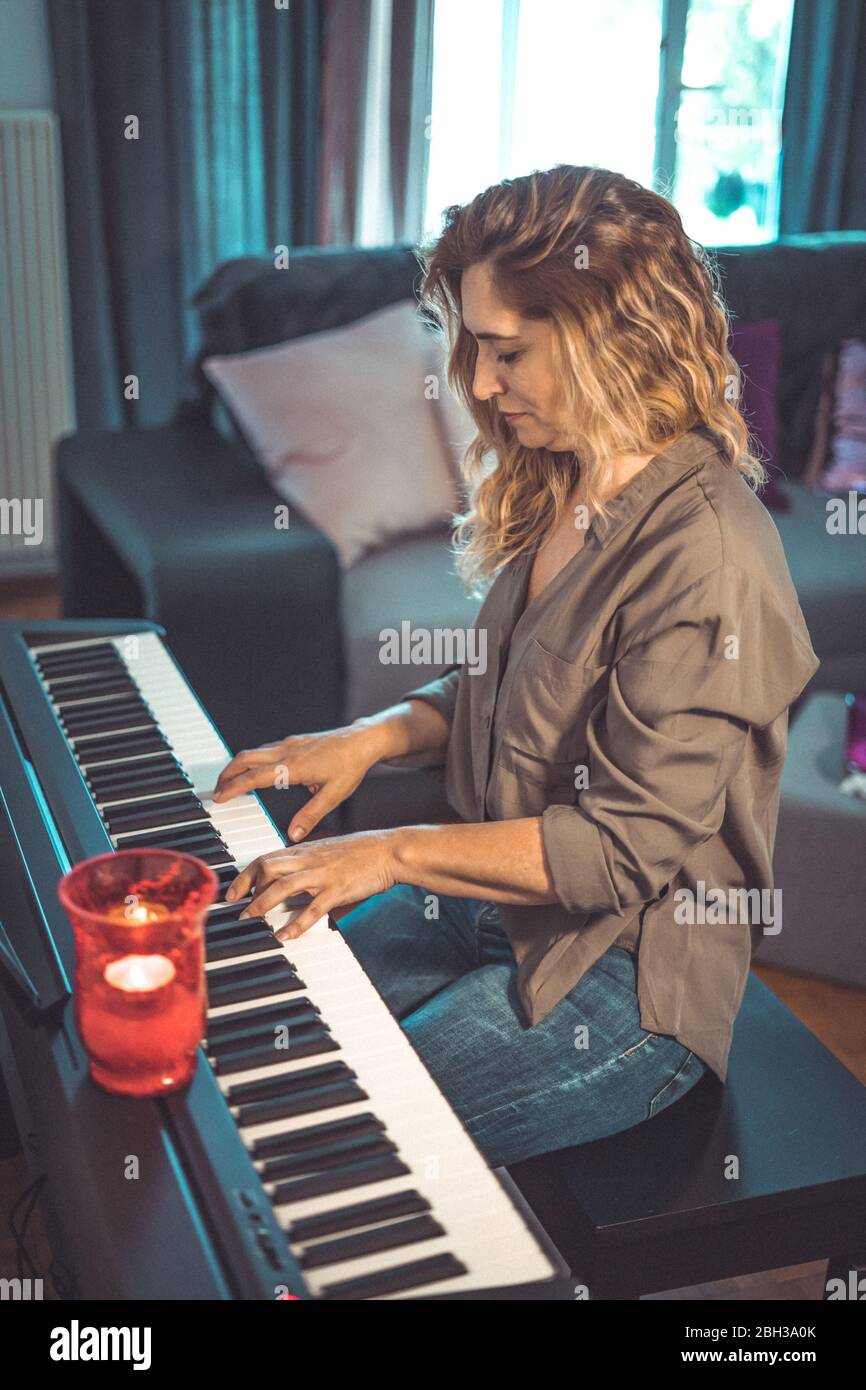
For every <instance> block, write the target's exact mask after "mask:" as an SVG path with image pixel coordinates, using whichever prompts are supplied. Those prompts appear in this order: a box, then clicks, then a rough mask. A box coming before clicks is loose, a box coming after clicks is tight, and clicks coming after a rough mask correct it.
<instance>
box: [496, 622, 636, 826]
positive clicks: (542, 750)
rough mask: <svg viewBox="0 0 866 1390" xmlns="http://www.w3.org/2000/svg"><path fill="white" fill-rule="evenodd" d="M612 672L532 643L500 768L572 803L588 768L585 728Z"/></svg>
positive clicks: (517, 684) (520, 671) (519, 673)
mask: <svg viewBox="0 0 866 1390" xmlns="http://www.w3.org/2000/svg"><path fill="white" fill-rule="evenodd" d="M609 676H610V668H609V667H607V666H585V665H583V666H582V665H576V664H574V663H572V662H570V661H564V660H563V659H562V657H559V656H555V655H554V654H553V653H552V652H549V651H547V650H546V648H544V647H542V646H541V644H540V643H539V642H538V641H536V639H535V638H531V639H530V641H529V643H528V644H527V647H526V650H525V651H524V653H523V656H522V657H521V659H520V662H519V664H518V666H517V669H516V670H515V672H514V679H513V681H512V685H511V689H510V692H509V695H508V706H507V710H506V713H505V718H504V720H503V723H502V726H501V736H500V740H499V749H498V753H497V764H498V766H500V767H502V768H504V769H506V770H507V771H509V772H510V773H512V774H513V775H514V776H516V777H518V778H520V779H521V780H525V781H527V782H531V783H533V784H534V785H535V786H537V787H538V786H540V787H544V788H545V789H549V790H550V791H552V792H555V793H556V796H555V797H554V798H552V799H555V800H558V801H566V802H570V801H572V800H573V799H574V793H575V790H576V789H577V788H579V787H581V786H582V785H585V784H584V783H580V782H578V783H577V788H576V784H575V778H576V777H577V774H578V771H579V768H580V767H581V766H583V765H585V764H586V762H587V756H588V755H587V740H586V725H587V721H588V719H589V715H590V712H591V711H592V709H593V708H594V706H595V705H596V704H597V703H598V702H599V700H603V699H604V697H605V694H606V692H607V684H608V679H609Z"/></svg>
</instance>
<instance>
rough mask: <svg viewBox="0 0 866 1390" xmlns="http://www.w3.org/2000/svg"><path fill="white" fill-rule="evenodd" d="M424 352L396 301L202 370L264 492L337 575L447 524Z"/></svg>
mask: <svg viewBox="0 0 866 1390" xmlns="http://www.w3.org/2000/svg"><path fill="white" fill-rule="evenodd" d="M434 353H435V342H434V340H433V336H432V334H431V332H430V330H429V329H428V328H426V327H425V325H424V324H423V322H422V321H421V319H420V318H419V317H418V309H417V305H416V304H415V302H414V300H408V299H404V300H400V301H399V302H398V303H397V304H391V305H389V306H388V307H387V308H385V309H380V310H377V312H376V313H374V314H368V315H366V317H364V318H362V319H358V320H357V321H356V322H355V323H350V324H348V325H347V326H346V327H345V328H334V329H329V330H328V331H327V332H324V333H309V334H306V335H305V336H304V337H302V338H295V339H293V340H292V341H291V342H288V343H281V344H279V346H277V347H268V348H259V349H257V350H256V351H254V352H244V353H238V354H236V355H234V356H228V357H208V358H206V359H205V360H204V362H203V363H202V369H203V371H204V372H205V375H206V376H207V377H208V379H209V380H210V381H212V382H213V384H214V386H215V388H216V390H217V391H218V392H219V395H220V396H221V398H222V399H223V401H224V402H225V404H226V406H227V407H228V409H229V410H230V411H231V413H232V414H233V416H234V418H235V420H236V421H237V423H238V426H239V428H240V429H241V430H242V431H243V433H244V435H245V436H246V438H247V440H248V442H249V444H250V447H251V448H252V450H253V452H254V453H255V454H256V456H257V458H258V459H259V461H260V463H261V464H262V465H263V467H264V468H265V471H266V473H267V475H268V479H269V481H270V484H271V486H272V487H273V488H274V490H275V491H276V492H277V493H278V494H279V495H280V496H281V497H284V498H285V499H286V500H287V501H288V502H289V503H294V504H296V505H297V506H298V507H299V508H300V510H301V511H302V512H303V513H304V514H305V515H306V516H307V518H308V519H309V520H310V521H312V522H313V524H314V525H315V526H318V528H319V529H320V530H321V531H323V532H324V533H325V535H326V536H328V537H329V539H330V540H331V542H332V543H333V545H334V547H335V549H336V551H337V554H338V556H339V560H340V563H341V565H342V566H343V568H344V569H348V568H349V566H350V565H353V564H355V562H356V561H357V560H359V559H360V558H361V556H362V555H364V554H366V552H367V551H369V550H374V549H376V548H378V547H380V546H383V545H385V544H386V543H387V542H388V541H390V540H391V539H393V538H394V537H396V536H400V535H404V534H406V533H407V532H413V531H424V530H428V529H430V528H432V527H434V526H445V525H447V524H448V523H449V522H450V520H451V516H452V513H453V512H454V510H455V509H456V506H457V502H458V498H457V492H456V488H455V480H454V474H453V471H452V465H451V459H450V457H449V455H448V452H447V451H446V447H445V442H444V434H443V431H442V425H441V418H440V412H441V410H442V406H441V402H440V401H439V400H435V399H431V400H428V399H427V396H428V394H429V392H428V390H427V379H428V377H429V376H430V375H431V373H433V372H435V370H436V363H435V356H434ZM440 390H441V386H440Z"/></svg>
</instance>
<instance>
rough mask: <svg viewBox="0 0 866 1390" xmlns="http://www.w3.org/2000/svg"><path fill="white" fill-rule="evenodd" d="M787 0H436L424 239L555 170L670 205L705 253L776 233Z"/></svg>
mask: <svg viewBox="0 0 866 1390" xmlns="http://www.w3.org/2000/svg"><path fill="white" fill-rule="evenodd" d="M792 10H793V0H605V2H604V3H603V4H598V3H597V2H596V0H471V3H470V4H467V3H466V0H436V6H435V29H434V52H433V102H432V111H431V117H430V129H429V136H430V142H431V143H430V159H429V170H428V179H427V188H426V203H425V219H424V221H425V228H424V230H425V235H428V236H430V235H435V234H436V232H437V231H438V230H439V229H440V227H441V218H442V211H443V209H444V208H445V207H447V206H448V205H449V204H450V203H463V202H466V201H467V200H468V199H470V198H472V197H473V196H474V195H475V194H476V193H478V192H480V191H481V190H482V189H483V188H486V187H487V186H488V185H489V184H491V183H495V182H498V180H500V179H503V178H513V177H515V176H516V175H518V174H525V173H528V172H530V170H532V169H546V168H549V167H550V166H551V165H552V164H559V163H563V164H597V165H600V166H602V167H605V168H609V169H616V170H618V171H619V172H620V173H623V174H627V175H628V176H629V177H630V178H635V179H638V180H639V181H640V182H641V183H643V184H645V185H647V186H648V187H652V188H656V189H657V190H658V191H659V192H662V193H664V194H665V195H666V196H667V197H670V198H671V199H672V201H673V202H674V203H675V205H676V207H677V208H678V209H679V212H680V215H681V217H682V219H683V223H684V225H685V228H686V231H687V232H688V234H689V235H690V236H692V237H694V238H695V240H697V241H700V242H703V243H704V244H705V245H708V246H712V245H724V244H731V245H733V244H744V243H747V242H758V241H769V240H772V239H773V238H774V237H775V236H776V235H777V228H778V171H779V154H780V137H781V108H782V97H783V93H784V84H785V75H786V70H787V59H788V46H789V41H790V27H791V14H792Z"/></svg>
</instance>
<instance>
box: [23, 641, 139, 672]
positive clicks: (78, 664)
mask: <svg viewBox="0 0 866 1390" xmlns="http://www.w3.org/2000/svg"><path fill="white" fill-rule="evenodd" d="M36 667H37V670H38V671H39V673H40V675H41V676H42V677H43V678H44V679H45V680H48V679H49V677H51V676H54V677H57V676H83V675H86V674H87V673H88V672H94V671H95V672H98V671H124V672H125V671H126V666H125V665H124V663H123V662H122V661H121V659H120V657H119V656H118V654H117V652H116V651H115V650H114V648H112V649H111V651H110V652H103V653H96V652H89V653H79V654H76V655H73V654H71V653H70V654H69V655H66V656H56V657H53V656H46V655H43V656H39V657H37V658H36Z"/></svg>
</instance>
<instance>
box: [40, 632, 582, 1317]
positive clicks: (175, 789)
mask: <svg viewBox="0 0 866 1390" xmlns="http://www.w3.org/2000/svg"><path fill="white" fill-rule="evenodd" d="M30 655H31V659H32V661H33V663H34V665H35V667H36V670H37V672H38V675H39V679H40V681H41V683H42V686H43V689H44V691H45V694H46V696H47V698H48V700H49V702H50V704H51V706H52V708H53V710H54V712H55V714H56V716H57V719H58V720H59V722H60V725H61V728H62V730H63V734H64V737H65V740H66V742H67V744H68V746H69V748H70V750H71V752H72V754H73V757H74V758H75V761H76V763H77V764H78V767H79V769H80V771H81V773H82V775H83V777H84V778H85V780H86V783H87V786H88V789H89V791H90V794H91V796H92V798H93V801H94V803H95V806H96V808H97V811H98V813H99V816H100V818H101V820H102V822H103V824H104V826H105V828H106V831H107V833H108V835H109V837H110V839H111V843H112V844H113V845H114V847H115V848H117V849H120V848H125V847H133V846H147V845H154V846H156V845H158V846H160V847H166V848H175V849H178V850H183V851H185V852H187V853H191V854H194V855H196V856H198V857H199V858H201V859H203V860H204V861H205V862H206V863H208V864H210V865H211V866H212V867H213V869H214V871H215V872H216V874H217V876H218V878H219V882H220V890H219V898H218V901H217V903H215V904H214V906H213V907H212V908H211V910H210V912H209V914H208V919H207V931H206V945H207V966H206V970H207V981H208V999H209V1007H208V1014H207V1037H206V1040H205V1042H204V1047H205V1051H206V1055H207V1058H208V1061H209V1063H210V1066H211V1068H212V1070H213V1072H214V1074H215V1076H216V1079H217V1083H218V1086H219V1088H220V1091H221V1093H222V1095H223V1097H224V1099H225V1102H226V1105H227V1107H228V1110H229V1112H230V1114H231V1116H232V1119H233V1121H234V1124H235V1126H236V1129H237V1133H238V1134H239V1136H240V1138H241V1140H242V1142H243V1144H244V1145H245V1147H246V1149H247V1151H248V1152H249V1154H250V1156H251V1158H252V1161H253V1163H254V1166H255V1168H256V1170H257V1172H258V1175H259V1178H260V1180H261V1183H262V1186H263V1189H264V1191H265V1193H266V1194H267V1198H268V1200H269V1202H270V1204H271V1206H272V1208H273V1211H274V1214H275V1217H276V1220H277V1222H278V1225H279V1227H280V1228H281V1229H282V1231H283V1232H284V1233H285V1238H286V1240H287V1242H288V1244H289V1247H290V1249H291V1251H292V1253H293V1255H294V1257H295V1258H296V1260H297V1261H298V1264H299V1266H300V1268H301V1270H302V1272H303V1277H304V1279H305V1281H306V1283H307V1285H308V1287H309V1290H310V1292H311V1293H312V1294H313V1295H314V1296H316V1297H320V1298H325V1299H328V1298H330V1299H369V1298H373V1299H395V1298H401V1297H416V1298H418V1297H424V1296H438V1297H441V1296H447V1295H449V1294H452V1293H453V1294H459V1293H463V1292H466V1291H468V1290H479V1289H492V1288H499V1287H507V1286H509V1285H513V1284H528V1283H532V1282H536V1281H540V1282H544V1281H548V1280H551V1279H553V1278H554V1277H555V1276H561V1274H562V1270H561V1269H560V1268H557V1266H556V1265H555V1264H553V1263H552V1262H551V1258H550V1256H549V1255H548V1253H547V1252H546V1251H545V1250H544V1249H543V1248H542V1245H541V1244H540V1243H539V1240H538V1239H537V1237H536V1235H535V1233H534V1232H533V1231H532V1230H531V1229H530V1228H529V1226H528V1225H527V1223H526V1221H525V1220H524V1217H523V1215H522V1214H521V1213H520V1212H519V1211H518V1210H517V1209H516V1207H515V1205H514V1204H513V1202H512V1199H511V1197H510V1196H509V1194H508V1192H507V1191H506V1189H505V1187H504V1185H503V1184H502V1183H501V1182H500V1181H499V1179H498V1177H497V1176H496V1174H495V1173H494V1172H492V1171H491V1169H490V1168H489V1166H488V1164H487V1162H486V1160H485V1159H484V1157H483V1155H482V1154H481V1152H480V1150H479V1149H478V1148H477V1147H476V1145H475V1143H474V1141H473V1140H472V1138H471V1137H470V1135H469V1134H468V1132H467V1131H466V1130H465V1129H464V1127H463V1126H462V1124H461V1123H460V1121H459V1120H458V1119H457V1117H456V1115H455V1114H454V1112H453V1110H452V1109H451V1107H450V1105H449V1103H448V1101H447V1100H446V1098H445V1097H444V1095H443V1094H442V1092H441V1091H440V1090H439V1088H438V1086H437V1085H436V1083H435V1082H434V1081H433V1079H432V1077H431V1076H430V1074H429V1073H428V1071H427V1069H426V1067H425V1066H424V1065H423V1063H422V1062H421V1060H420V1058H419V1057H418V1055H417V1053H416V1052H415V1050H414V1048H413V1047H412V1045H411V1043H410V1042H409V1040H408V1038H407V1036H406V1035H405V1033H404V1032H403V1031H402V1029H401V1028H400V1025H399V1023H398V1022H397V1020H396V1019H395V1018H394V1016H393V1015H392V1014H391V1012H390V1010H389V1009H388V1008H387V1006H386V1005H385V1003H384V1001H383V1000H382V998H381V996H380V995H379V994H378V993H377V991H376V990H375V988H374V987H373V985H372V983H371V981H370V980H369V978H368V976H367V975H366V974H365V972H364V971H363V969H362V968H361V966H360V964H359V963H358V961H357V960H356V958H355V956H354V955H353V954H352V952H351V950H350V949H349V947H348V945H347V944H346V941H345V940H344V938H343V937H342V936H341V934H340V933H339V931H337V930H335V929H333V928H332V927H331V925H330V923H329V921H328V919H327V917H323V918H321V919H320V920H319V922H317V923H316V925H315V926H314V927H313V928H312V929H311V930H309V931H307V932H305V933H304V935H303V936H301V937H299V938H297V939H296V940H293V941H291V942H290V943H288V946H290V949H288V948H287V946H284V945H283V944H282V943H281V942H280V941H278V940H277V939H276V937H275V935H274V933H275V931H277V930H278V929H279V928H280V927H281V926H282V925H284V924H285V923H286V922H289V921H290V920H291V919H292V918H293V916H294V915H295V912H296V911H297V908H296V907H295V908H293V907H291V906H289V904H288V903H286V904H284V905H283V906H282V907H280V908H277V909H275V910H272V911H271V912H269V913H268V914H267V916H266V917H264V918H257V919H246V920H244V921H241V920H240V913H241V911H242V910H243V908H244V907H245V906H246V905H247V903H248V902H249V901H250V899H249V898H245V899H243V900H240V901H238V902H236V903H226V902H225V900H224V894H225V889H226V888H227V886H228V885H229V883H231V882H232V880H233V879H234V877H235V876H236V874H237V872H238V871H239V870H240V869H241V868H244V867H245V866H246V865H247V864H248V863H249V862H250V860H252V859H254V858H255V857H256V856H257V855H260V854H265V853H267V852H268V851H270V850H275V849H280V848H282V847H283V846H284V845H285V840H284V839H283V837H282V836H281V835H280V834H279V832H278V831H277V829H276V827H275V826H274V824H273V822H272V821H271V819H270V817H269V816H268V815H267V813H266V812H265V810H264V808H263V806H262V804H261V803H260V801H259V800H258V798H257V797H256V796H255V795H253V794H246V795H242V796H239V797H237V798H235V799H234V800H233V801H231V802H228V803H223V804H222V805H217V804H216V803H215V802H214V801H213V799H212V793H213V788H214V785H215V783H216V780H217V777H218V774H219V773H220V771H221V770H222V768H223V767H224V766H225V764H226V763H227V762H228V761H229V759H230V757H231V754H230V753H229V750H228V749H227V748H226V746H225V744H224V743H223V741H222V739H221V738H220V736H219V733H218V732H217V730H216V729H215V727H214V726H213V724H212V723H211V721H210V719H209V718H208V716H207V715H206V713H205V712H204V710H203V709H202V706H201V704H200V702H199V700H198V699H197V697H196V695H195V694H194V692H193V690H192V688H191V687H190V686H189V684H188V682H187V681H186V679H185V677H184V676H183V674H182V673H181V671H180V669H179V668H178V666H177V665H176V663H175V661H174V659H173V657H172V656H171V655H170V653H169V652H168V650H167V648H166V647H165V646H164V644H163V642H162V640H161V638H160V637H159V635H158V634H157V633H155V632H147V631H144V632H137V633H133V634H129V635H122V636H112V637H110V638H105V637H93V638H78V639H76V640H68V641H66V640H64V641H58V640H55V639H54V638H53V636H52V637H51V639H50V640H49V639H46V640H45V642H42V643H40V642H39V641H36V642H31V645H30ZM295 901H297V900H295ZM285 1040H287V1041H288V1046H283V1047H280V1045H279V1044H280V1042H284V1041H285ZM265 1248H266V1249H267V1245H266V1246H265ZM279 1263H280V1262H279V1261H278V1260H277V1259H276V1258H275V1259H274V1260H273V1264H274V1268H275V1269H276V1268H278V1266H279Z"/></svg>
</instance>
